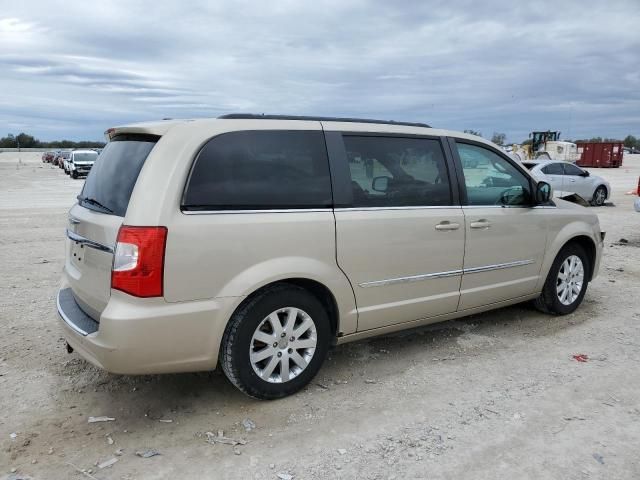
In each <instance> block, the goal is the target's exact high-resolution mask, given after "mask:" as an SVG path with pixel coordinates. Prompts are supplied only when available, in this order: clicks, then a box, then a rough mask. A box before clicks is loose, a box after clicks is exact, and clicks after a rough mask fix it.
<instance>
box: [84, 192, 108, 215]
mask: <svg viewBox="0 0 640 480" xmlns="http://www.w3.org/2000/svg"><path fill="white" fill-rule="evenodd" d="M77 198H78V201H79V202H80V204H82V202H85V203H88V204H90V205H95V206H96V207H98V208H101V209H103V210H106V211H107V212H109V213H113V210H111V209H110V208H109V207H107V206H106V205H103V204H101V203H100V202H99V201H98V200H96V199H95V198H91V197H82V196H80V195H78V197H77Z"/></svg>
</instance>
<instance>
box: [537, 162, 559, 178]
mask: <svg viewBox="0 0 640 480" xmlns="http://www.w3.org/2000/svg"><path fill="white" fill-rule="evenodd" d="M541 170H542V173H546V174H547V175H564V171H563V170H562V164H560V163H550V164H549V165H547V166H545V167H543V168H541Z"/></svg>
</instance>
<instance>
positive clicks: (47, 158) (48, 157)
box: [42, 152, 54, 163]
mask: <svg viewBox="0 0 640 480" xmlns="http://www.w3.org/2000/svg"><path fill="white" fill-rule="evenodd" d="M53 155H54V152H44V153H43V154H42V161H43V162H44V163H49V162H51V160H53Z"/></svg>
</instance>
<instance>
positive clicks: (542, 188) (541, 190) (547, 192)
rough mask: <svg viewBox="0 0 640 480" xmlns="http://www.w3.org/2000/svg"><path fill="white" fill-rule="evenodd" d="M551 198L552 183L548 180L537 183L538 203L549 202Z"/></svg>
mask: <svg viewBox="0 0 640 480" xmlns="http://www.w3.org/2000/svg"><path fill="white" fill-rule="evenodd" d="M550 198H551V185H549V184H548V183H547V182H538V184H537V185H536V203H537V204H538V205H540V204H545V203H548V202H549V199H550Z"/></svg>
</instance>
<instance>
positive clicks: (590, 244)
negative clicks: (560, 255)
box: [556, 235, 596, 281]
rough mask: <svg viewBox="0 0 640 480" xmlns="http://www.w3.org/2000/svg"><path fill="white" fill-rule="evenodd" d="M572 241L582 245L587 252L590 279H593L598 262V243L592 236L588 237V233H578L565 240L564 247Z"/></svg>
mask: <svg viewBox="0 0 640 480" xmlns="http://www.w3.org/2000/svg"><path fill="white" fill-rule="evenodd" d="M571 243H576V244H578V245H580V246H581V247H582V248H583V249H584V251H585V253H586V254H587V258H588V259H589V281H591V279H592V278H593V270H594V266H595V263H596V244H595V243H594V241H593V239H592V238H591V237H588V236H586V235H577V236H575V237H572V238H570V239H569V240H568V241H567V242H565V244H564V245H563V246H562V248H564V247H565V246H567V245H569V244H571ZM556 255H557V254H556Z"/></svg>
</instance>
